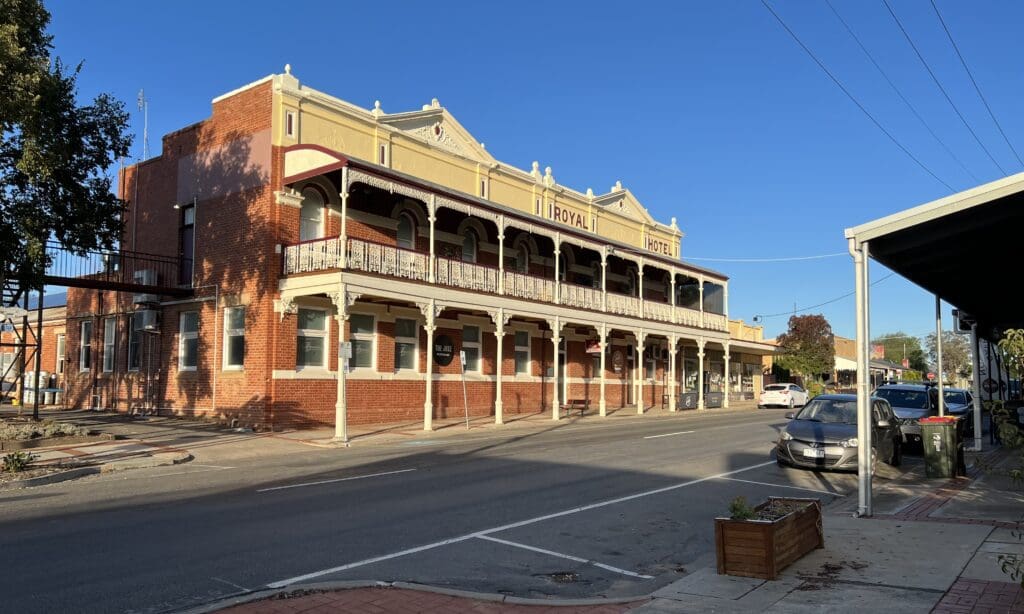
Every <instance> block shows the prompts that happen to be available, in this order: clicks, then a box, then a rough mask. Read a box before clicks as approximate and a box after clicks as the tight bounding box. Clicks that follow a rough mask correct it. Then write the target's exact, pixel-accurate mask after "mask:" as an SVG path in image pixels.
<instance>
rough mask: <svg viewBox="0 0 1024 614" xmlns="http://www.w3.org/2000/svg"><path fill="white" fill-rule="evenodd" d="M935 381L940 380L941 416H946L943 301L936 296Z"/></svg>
mask: <svg viewBox="0 0 1024 614" xmlns="http://www.w3.org/2000/svg"><path fill="white" fill-rule="evenodd" d="M935 362H937V363H938V364H937V365H936V371H937V373H936V374H935V379H937V380H939V415H940V416H945V415H946V399H945V398H944V397H945V395H944V392H945V390H944V387H945V384H944V383H943V382H942V299H941V298H939V295H938V294H936V295H935Z"/></svg>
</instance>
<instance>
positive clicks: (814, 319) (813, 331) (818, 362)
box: [778, 314, 836, 379]
mask: <svg viewBox="0 0 1024 614" xmlns="http://www.w3.org/2000/svg"><path fill="white" fill-rule="evenodd" d="M778 344H779V352H780V356H779V363H780V365H781V366H783V367H785V368H787V369H789V370H790V371H795V372H797V373H799V374H800V375H803V376H805V377H810V378H813V379H819V378H820V377H821V374H823V373H831V372H832V369H833V368H834V367H835V363H836V348H835V340H834V338H833V335H832V326H831V325H830V324H829V323H828V320H826V319H825V316H823V315H820V314H818V315H806V316H792V317H791V318H789V330H788V331H786V332H785V333H783V334H781V335H779V338H778Z"/></svg>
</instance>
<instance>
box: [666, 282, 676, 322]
mask: <svg viewBox="0 0 1024 614" xmlns="http://www.w3.org/2000/svg"><path fill="white" fill-rule="evenodd" d="M668 291H669V294H670V295H671V297H672V298H671V299H670V300H671V303H672V323H673V324H675V323H676V322H677V321H678V320H677V318H676V272H675V271H669V289H668Z"/></svg>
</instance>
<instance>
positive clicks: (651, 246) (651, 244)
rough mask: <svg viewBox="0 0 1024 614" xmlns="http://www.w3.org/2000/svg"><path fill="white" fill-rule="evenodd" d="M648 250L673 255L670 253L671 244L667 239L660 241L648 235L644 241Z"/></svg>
mask: <svg viewBox="0 0 1024 614" xmlns="http://www.w3.org/2000/svg"><path fill="white" fill-rule="evenodd" d="M644 247H646V248H647V249H648V250H650V251H652V252H654V253H656V254H662V255H665V256H674V254H673V253H672V244H671V243H668V242H667V241H661V240H659V239H655V238H654V237H651V236H648V237H647V238H646V241H645V245H644Z"/></svg>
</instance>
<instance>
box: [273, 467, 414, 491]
mask: <svg viewBox="0 0 1024 614" xmlns="http://www.w3.org/2000/svg"><path fill="white" fill-rule="evenodd" d="M410 471H416V469H415V468H413V469H399V470H398V471H382V472H381V473H371V474H369V475H356V476H352V477H350V478H337V479H334V480H320V481H319V482H306V483H304V484H289V485H288V486H274V487H273V488H261V489H259V490H257V491H256V492H270V491H272V490H286V489H288V488H302V487H303V486H317V485H319V484H333V483H334V482H348V481H349V480H362V479H365V478H377V477H380V476H382V475H395V474H396V473H408V472H410Z"/></svg>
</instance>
